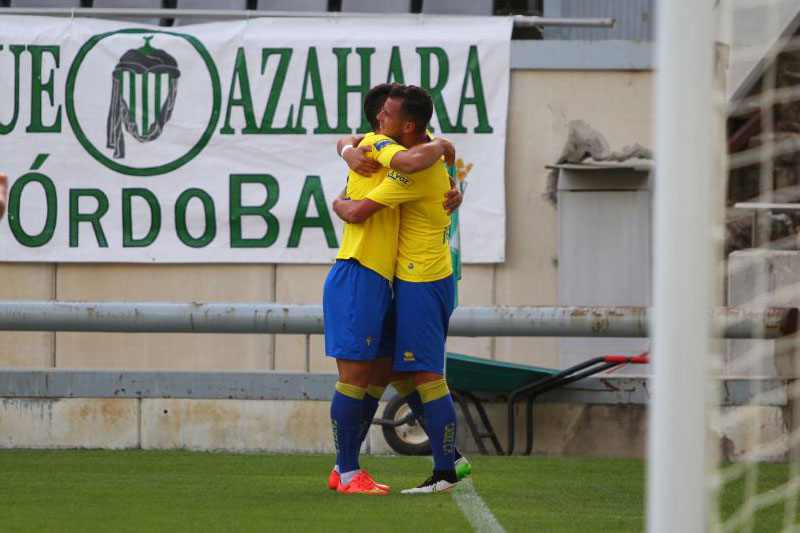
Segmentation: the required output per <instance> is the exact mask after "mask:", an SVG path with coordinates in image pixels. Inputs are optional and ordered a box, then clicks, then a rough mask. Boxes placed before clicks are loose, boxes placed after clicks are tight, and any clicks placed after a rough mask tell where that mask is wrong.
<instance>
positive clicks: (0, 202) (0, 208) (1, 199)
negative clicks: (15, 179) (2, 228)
mask: <svg viewBox="0 0 800 533" xmlns="http://www.w3.org/2000/svg"><path fill="white" fill-rule="evenodd" d="M7 197H8V177H6V175H5V174H3V173H2V172H0V218H3V215H5V214H6V198H7Z"/></svg>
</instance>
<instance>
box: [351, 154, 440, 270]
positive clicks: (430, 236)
mask: <svg viewBox="0 0 800 533" xmlns="http://www.w3.org/2000/svg"><path fill="white" fill-rule="evenodd" d="M449 190H450V178H449V176H448V174H447V168H446V167H445V165H444V162H442V161H437V162H436V163H435V164H434V165H433V166H431V167H428V168H427V169H425V170H423V171H422V172H417V173H414V174H409V175H405V174H402V173H400V172H397V171H394V170H390V171H389V173H388V174H387V176H386V179H385V180H383V182H382V183H381V184H380V185H378V186H377V187H375V188H374V189H372V191H371V192H370V193H369V194H367V198H369V199H370V200H373V201H375V202H378V203H380V204H383V205H385V206H387V207H390V208H392V209H382V210H381V211H394V210H396V209H395V208H396V207H397V206H400V236H399V239H398V245H397V266H396V269H395V274H394V275H395V276H396V277H397V278H399V279H402V280H403V281H416V282H423V281H437V280H440V279H443V278H446V277H447V276H449V275H450V274H452V273H453V264H452V261H451V259H450V247H449V244H448V241H449V233H450V215H448V214H447V211H445V210H444V207H443V206H442V203H443V202H444V194H445V193H446V192H447V191H449ZM379 213H380V211H379ZM373 216H374V215H373Z"/></svg>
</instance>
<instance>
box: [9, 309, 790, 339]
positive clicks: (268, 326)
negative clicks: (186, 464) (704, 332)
mask: <svg viewBox="0 0 800 533" xmlns="http://www.w3.org/2000/svg"><path fill="white" fill-rule="evenodd" d="M649 320H650V311H649V309H648V308H646V307H510V306H475V307H459V308H458V309H456V310H455V312H454V313H453V317H452V318H451V320H450V330H449V335H450V336H453V337H517V336H521V337H647V336H648V334H649V327H648V323H649ZM711 321H712V328H713V331H714V332H715V335H716V336H718V337H724V338H728V339H752V338H762V339H774V338H778V337H781V336H784V335H789V334H792V333H795V332H796V331H797V322H798V310H797V308H796V307H769V308H765V309H745V308H733V307H721V308H715V309H713V310H712V312H711ZM0 330H4V331H94V332H121V333H293V334H306V335H315V334H322V333H323V321H322V306H321V305H288V304H280V303H264V304H250V303H166V302H61V301H27V300H25V301H0Z"/></svg>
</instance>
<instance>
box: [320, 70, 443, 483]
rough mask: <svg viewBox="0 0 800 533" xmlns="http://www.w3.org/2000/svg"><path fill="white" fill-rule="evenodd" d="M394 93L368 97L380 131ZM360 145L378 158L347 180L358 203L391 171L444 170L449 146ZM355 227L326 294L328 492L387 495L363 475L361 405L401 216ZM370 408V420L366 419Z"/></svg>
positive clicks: (385, 88)
mask: <svg viewBox="0 0 800 533" xmlns="http://www.w3.org/2000/svg"><path fill="white" fill-rule="evenodd" d="M392 89H393V87H392V86H390V85H386V84H384V85H379V86H376V87H374V88H373V89H372V90H370V92H369V93H368V94H367V96H366V98H365V101H364V107H365V114H366V116H367V117H368V119H371V120H370V121H371V122H372V124H373V128H375V129H376V130H377V129H378V128H377V123H376V121H375V118H376V115H377V114H378V111H379V110H380V109H381V107H382V105H383V103H384V100H386V98H387V97H388V95H389V93H390V91H391V90H392ZM361 145H362V146H366V147H369V148H365V150H370V151H372V150H373V148H372V147H376V148H377V150H375V153H376V154H377V155H376V156H375V158H374V159H375V162H374V163H375V164H374V165H373V166H372V167H371V168H370V169H369V171H366V170H365V171H363V172H364V174H367V175H361V174H358V173H356V172H354V171H351V172H350V173H349V174H348V182H347V189H346V195H347V197H349V198H353V199H356V200H360V199H362V198H364V197H366V195H367V194H368V193H369V192H371V191H372V190H373V189H375V188H377V187H378V186H379V185H380V184H381V183H383V182H384V181H385V178H386V176H387V174H388V173H389V171H390V170H394V171H395V172H406V173H415V172H419V171H421V170H423V169H425V168H427V167H429V166H431V165H434V164H436V163H437V162H438V163H439V164H441V157H442V156H443V155H444V154H445V150H446V148H447V147H448V145H449V143H446V141H439V142H430V143H425V144H421V145H419V146H417V147H415V148H414V149H411V150H406V149H405V148H404V147H402V146H400V145H397V144H396V143H394V142H393V141H392V140H391V139H390V138H388V137H384V136H382V135H374V134H373V135H368V136H366V137H365V138H364V139H363V141H361ZM359 149H361V148H359ZM440 204H441V201H440ZM353 222H354V223H350V224H346V225H345V228H344V234H343V237H342V245H341V247H340V250H339V253H338V254H337V256H336V263H335V264H334V266H333V267H332V268H331V270H330V272H329V273H328V277H327V278H326V280H325V288H324V293H323V315H324V322H325V351H326V354H327V355H328V356H329V357H333V358H335V359H336V365H337V369H338V372H339V381H338V382H337V383H336V390H335V391H334V396H333V400H332V401H331V425H332V428H333V437H334V444H335V446H336V452H337V453H336V467H335V468H334V471H333V472H331V475H330V477H329V480H328V486H329V487H331V488H336V490H337V491H339V492H341V493H347V494H373V495H380V494H386V493H387V492H388V491H389V487H388V486H386V485H382V484H379V483H376V482H375V481H374V480H373V479H372V478H371V477H370V476H369V474H367V473H366V472H365V471H363V470H362V469H361V467H360V465H359V461H358V455H359V449H360V447H361V442H362V440H363V437H364V436H365V435H366V431H367V430H368V428H369V424H371V422H372V416H373V415H374V412H375V411H374V408H371V407H368V408H367V409H366V410H365V409H364V404H365V402H367V403H370V404H372V403H373V402H372V400H371V399H370V398H366V399H365V397H366V396H367V388H368V385H369V378H370V374H371V372H372V367H373V362H374V360H375V359H376V357H377V355H378V347H379V344H380V339H381V331H382V328H383V322H384V318H385V316H386V313H387V310H388V309H389V305H390V303H391V291H392V288H391V283H392V281H393V278H394V274H395V262H396V256H397V243H398V228H399V225H400V220H399V213H398V212H397V210H394V209H386V210H382V212H381V213H375V216H370V217H369V219H368V220H366V219H365V220H364V221H353ZM370 396H372V398H374V395H370ZM375 404H377V400H376V401H375ZM370 409H371V413H370V414H369V415H368V419H366V417H365V416H364V414H363V413H365V412H369V411H370Z"/></svg>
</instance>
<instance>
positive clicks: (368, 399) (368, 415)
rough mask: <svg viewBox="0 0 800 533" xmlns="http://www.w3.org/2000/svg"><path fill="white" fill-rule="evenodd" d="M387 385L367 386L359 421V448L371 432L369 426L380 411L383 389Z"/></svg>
mask: <svg viewBox="0 0 800 533" xmlns="http://www.w3.org/2000/svg"><path fill="white" fill-rule="evenodd" d="M385 389H386V387H379V386H377V385H370V386H369V387H367V393H366V394H365V395H364V399H363V400H361V420H360V422H359V428H358V430H359V433H358V445H359V449H360V447H361V444H363V443H364V439H366V438H367V435H368V434H369V428H370V427H371V426H372V419H373V418H375V413H376V412H377V411H378V402H379V401H380V400H381V396H383V391H384V390H385Z"/></svg>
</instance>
